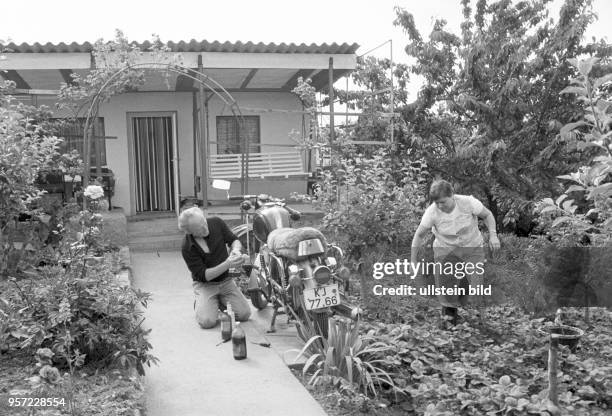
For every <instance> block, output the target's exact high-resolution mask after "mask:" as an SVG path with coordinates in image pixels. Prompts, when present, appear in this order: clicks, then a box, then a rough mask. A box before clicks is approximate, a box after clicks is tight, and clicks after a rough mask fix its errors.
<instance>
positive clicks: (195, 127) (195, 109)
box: [191, 91, 200, 199]
mask: <svg viewBox="0 0 612 416" xmlns="http://www.w3.org/2000/svg"><path fill="white" fill-rule="evenodd" d="M191 107H192V113H191V115H192V118H193V197H194V198H196V199H197V197H198V192H200V190H199V189H198V183H197V182H196V180H197V177H198V133H197V131H198V97H197V94H196V92H195V91H194V92H193V94H192V106H191Z"/></svg>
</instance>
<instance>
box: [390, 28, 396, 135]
mask: <svg viewBox="0 0 612 416" xmlns="http://www.w3.org/2000/svg"><path fill="white" fill-rule="evenodd" d="M389 44H390V45H391V48H390V49H391V52H390V57H391V114H393V113H395V99H394V98H395V97H394V95H393V94H394V92H393V39H390V40H389ZM390 128H391V143H393V133H394V130H395V128H394V123H393V116H391V127H390Z"/></svg>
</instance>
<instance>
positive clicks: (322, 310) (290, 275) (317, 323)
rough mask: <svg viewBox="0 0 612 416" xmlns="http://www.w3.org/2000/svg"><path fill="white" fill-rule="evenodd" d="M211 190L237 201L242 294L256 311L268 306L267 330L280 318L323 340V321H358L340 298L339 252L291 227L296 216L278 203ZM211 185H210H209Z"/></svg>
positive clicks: (345, 275)
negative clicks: (243, 281)
mask: <svg viewBox="0 0 612 416" xmlns="http://www.w3.org/2000/svg"><path fill="white" fill-rule="evenodd" d="M215 182H216V184H215V183H213V187H216V188H217V189H225V190H226V191H227V192H228V199H229V200H235V201H240V209H241V211H242V212H243V213H244V214H245V218H246V221H245V223H244V224H240V225H238V226H236V227H234V228H233V229H232V231H233V232H234V234H235V235H236V236H237V237H238V238H239V239H240V240H241V242H242V244H243V248H246V252H247V253H246V254H247V255H248V258H249V259H250V260H251V264H249V265H244V266H243V271H244V273H245V274H246V276H247V277H248V282H249V283H248V289H247V291H248V294H249V297H250V299H251V303H252V304H253V306H254V307H255V308H257V309H258V310H262V309H264V308H266V307H267V306H268V304H271V305H272V307H273V308H274V310H273V314H272V320H271V322H270V329H269V330H268V332H275V323H276V318H277V316H278V315H279V314H283V313H284V314H286V315H287V317H288V321H289V320H291V319H294V320H295V321H296V322H297V324H298V325H297V330H298V335H299V336H300V337H301V338H302V339H304V340H307V339H308V338H310V336H312V335H315V334H316V335H320V336H322V337H324V338H327V332H328V319H329V317H330V316H332V315H334V314H340V315H342V316H345V317H349V318H351V319H358V317H359V314H360V313H361V310H360V309H359V308H358V307H355V306H353V305H351V304H350V303H349V302H348V301H347V299H346V291H347V289H348V279H349V275H350V272H349V270H348V269H347V268H346V267H344V266H342V258H343V256H344V254H343V252H342V249H340V247H338V246H335V245H333V244H328V243H327V241H326V239H325V236H323V234H322V233H321V232H320V231H319V230H317V229H315V228H312V227H301V228H292V227H291V221H298V220H299V219H300V217H301V214H300V213H299V212H298V211H296V210H295V209H293V208H291V207H289V206H288V205H287V204H286V203H285V201H284V200H282V199H278V198H274V197H271V196H269V195H265V194H260V195H234V196H230V195H229V183H225V182H227V181H222V182H221V183H219V181H215ZM215 185H216V186H215Z"/></svg>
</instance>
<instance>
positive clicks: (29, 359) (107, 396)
mask: <svg viewBox="0 0 612 416" xmlns="http://www.w3.org/2000/svg"><path fill="white" fill-rule="evenodd" d="M0 357H1V359H0V373H1V374H2V377H1V378H0V397H3V402H2V403H0V415H16V416H17V415H21V414H23V415H26V414H28V413H27V411H26V408H24V407H9V406H8V404H7V402H6V400H5V399H4V398H6V395H7V394H10V393H11V392H13V393H16V392H29V391H30V388H31V387H30V384H29V382H28V381H27V378H29V377H32V376H35V375H37V374H38V371H39V368H38V367H37V366H36V360H35V359H34V357H33V354H32V353H31V352H28V351H15V352H11V353H10V354H3V355H1V356H0ZM65 379H66V380H68V379H69V376H68V375H65ZM73 391H74V403H75V410H76V412H75V414H76V415H79V416H80V415H82V416H134V415H138V414H139V412H140V411H141V410H143V409H144V388H143V382H142V379H141V378H140V377H139V376H137V375H130V374H129V373H127V372H120V371H118V370H110V369H96V368H88V367H85V368H82V369H79V371H77V373H76V376H75V377H74V387H73ZM15 397H19V395H16V396H15ZM32 397H33V396H32ZM45 397H56V398H61V397H66V391H65V390H64V389H59V388H58V389H48V390H47V391H46V394H45ZM43 410H44V411H43ZM36 414H39V415H47V416H52V415H67V414H70V412H69V408H68V405H67V403H66V406H64V407H61V406H58V407H55V408H53V407H51V408H46V409H42V408H38V409H37V410H36V412H35V413H34V415H36Z"/></svg>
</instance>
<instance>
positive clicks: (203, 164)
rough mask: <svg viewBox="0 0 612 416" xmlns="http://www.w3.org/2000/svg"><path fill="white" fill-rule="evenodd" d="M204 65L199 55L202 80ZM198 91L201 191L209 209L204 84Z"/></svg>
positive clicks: (205, 204)
mask: <svg viewBox="0 0 612 416" xmlns="http://www.w3.org/2000/svg"><path fill="white" fill-rule="evenodd" d="M203 71H204V64H203V62H202V55H198V72H199V74H198V79H199V80H200V81H203V80H202V73H203ZM198 91H199V95H200V106H199V109H198V117H199V121H200V190H201V191H202V207H203V208H204V209H208V163H207V162H208V160H207V159H208V153H207V150H208V146H207V145H206V134H205V133H206V117H205V116H204V106H205V103H206V97H205V96H204V84H202V82H199V83H198Z"/></svg>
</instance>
